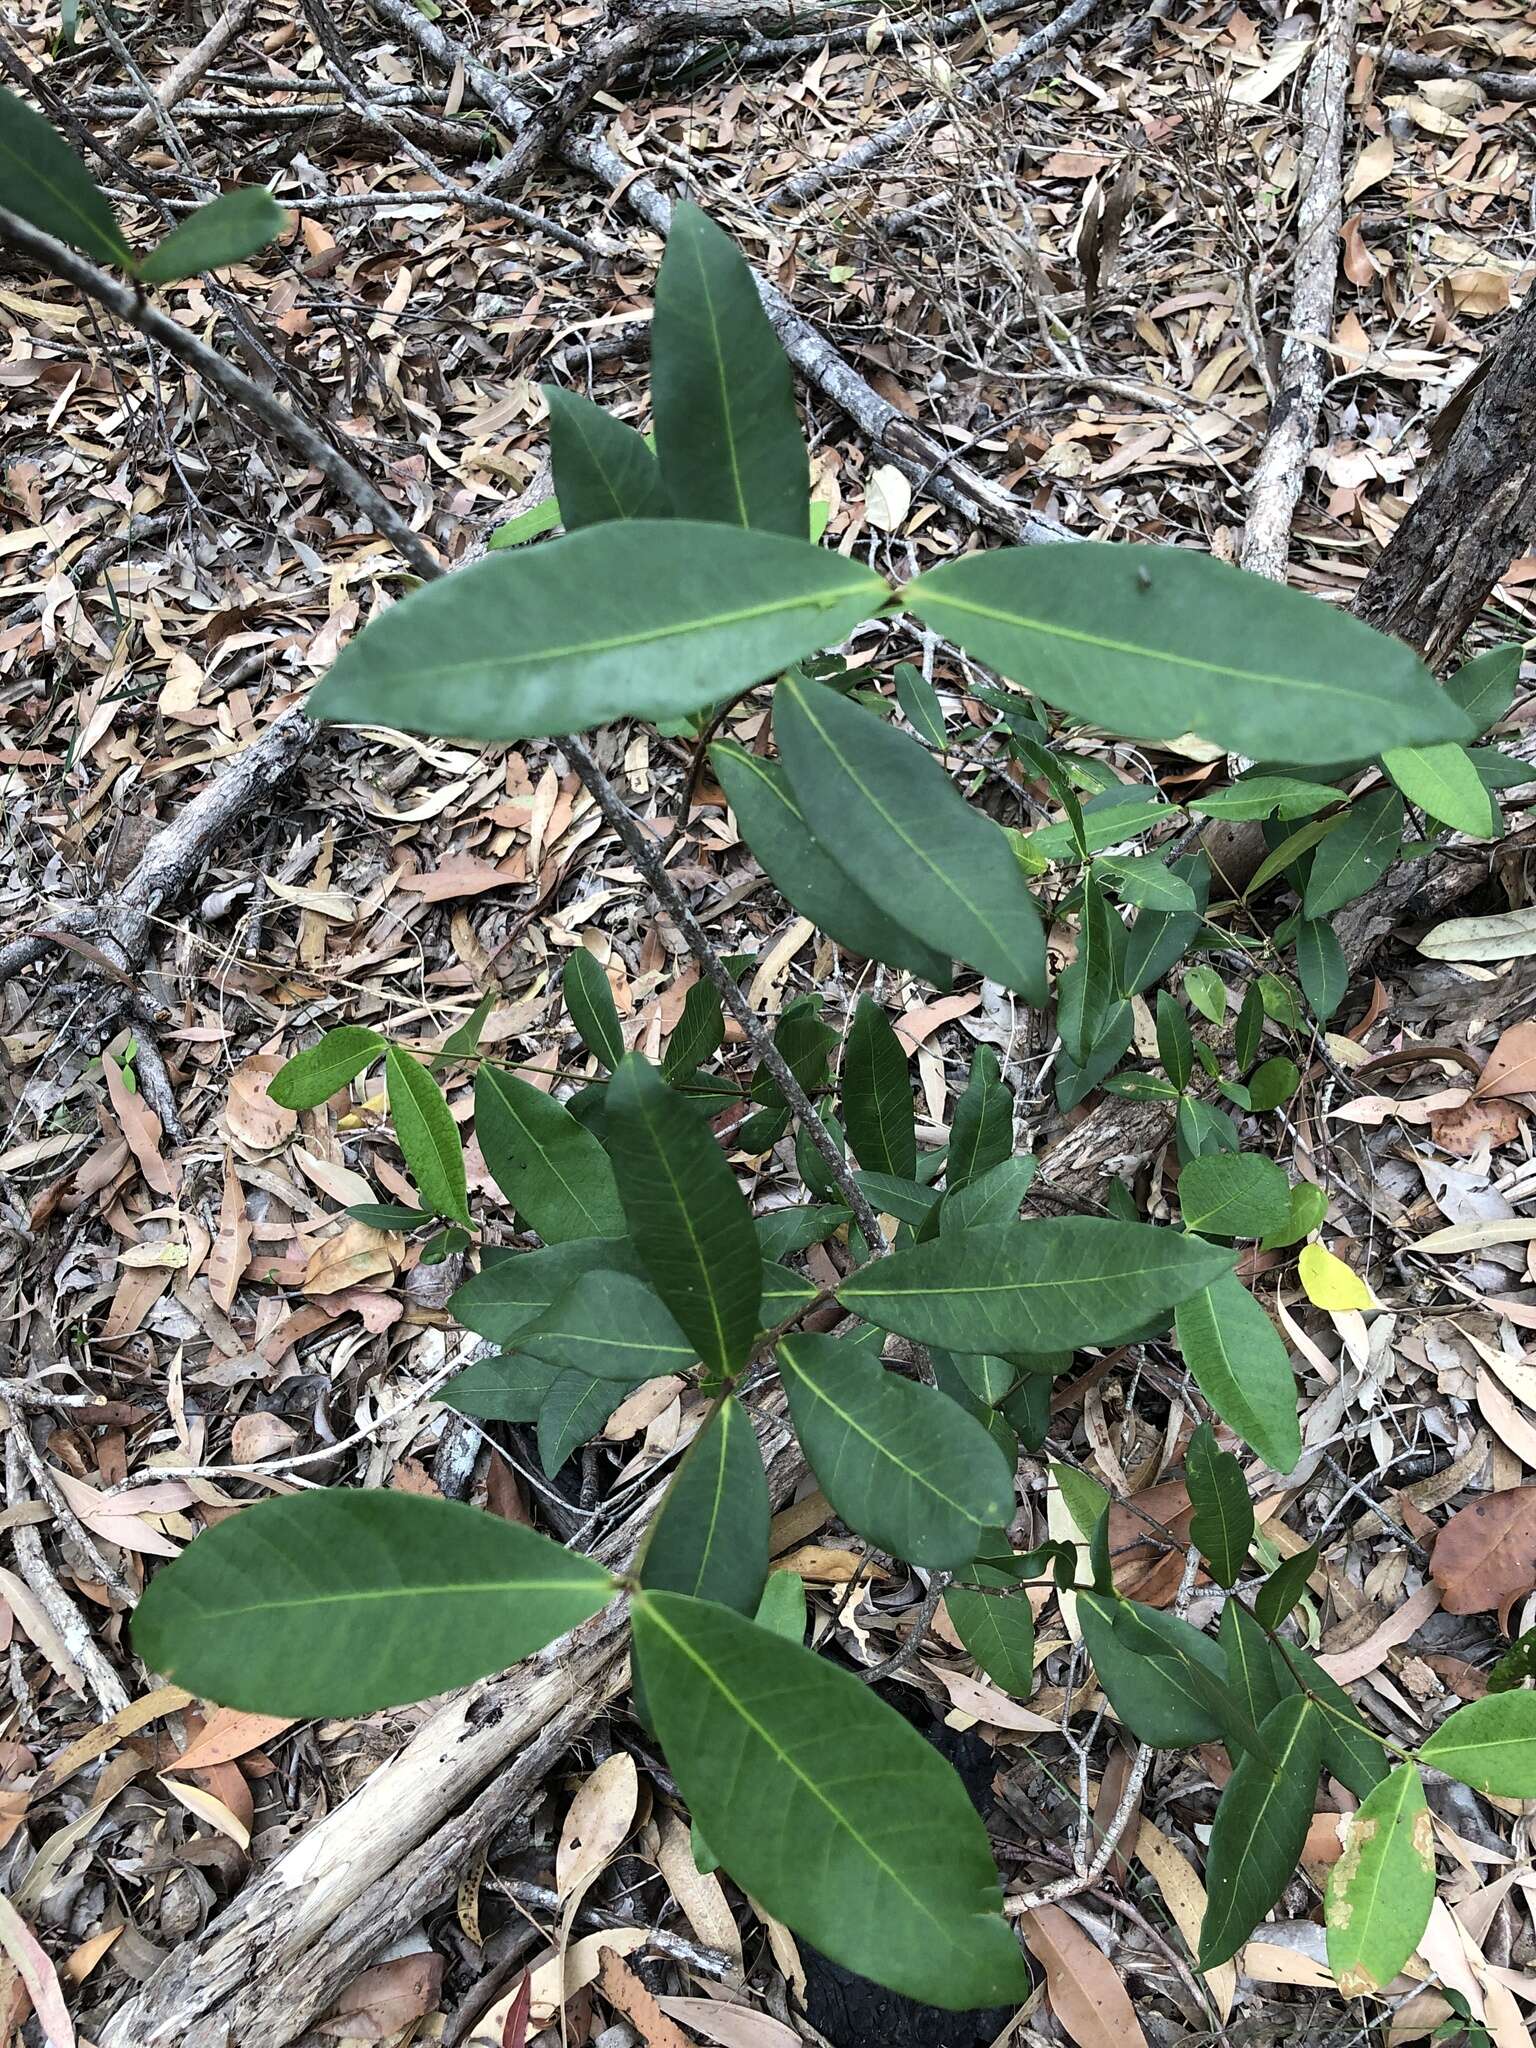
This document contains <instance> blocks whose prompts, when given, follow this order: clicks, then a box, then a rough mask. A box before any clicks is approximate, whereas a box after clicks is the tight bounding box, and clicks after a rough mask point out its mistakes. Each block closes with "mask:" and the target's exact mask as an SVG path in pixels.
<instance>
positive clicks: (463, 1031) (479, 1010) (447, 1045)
mask: <svg viewBox="0 0 1536 2048" xmlns="http://www.w3.org/2000/svg"><path fill="white" fill-rule="evenodd" d="M499 1000H500V995H499V992H498V991H497V990H496V989H494V988H491V989H487V990H486V992H485V994H484V995H483V996H482V997H481V998H480V1000H479V1002H478V1003H476V1005H475V1007H474V1008H473V1009H472V1010H471V1011H470V1013H469V1015H468V1016H467V1017H466V1018H465V1019H464V1022H463V1023H462V1024H460V1025H457V1026H456V1027H455V1028H454V1029H453V1030H452V1031H450V1032H449V1034H448V1036H447V1037H446V1038H445V1039H444V1040H443V1042H442V1044H441V1045H440V1046H439V1047H438V1049H437V1051H436V1052H435V1053H434V1054H433V1056H432V1067H433V1071H434V1072H440V1071H441V1069H442V1068H444V1067H449V1066H452V1065H453V1063H454V1062H455V1061H456V1060H463V1059H471V1058H473V1056H474V1055H475V1054H476V1053H477V1052H478V1051H479V1050H480V1034H481V1033H482V1032H483V1031H484V1029H485V1027H486V1024H487V1022H488V1021H489V1019H490V1014H491V1012H492V1010H494V1009H495V1007H496V1005H497V1003H498V1001H499Z"/></svg>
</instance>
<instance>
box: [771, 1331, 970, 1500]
mask: <svg viewBox="0 0 1536 2048" xmlns="http://www.w3.org/2000/svg"><path fill="white" fill-rule="evenodd" d="M782 1355H783V1359H784V1362H785V1363H786V1364H787V1365H788V1366H789V1368H790V1370H791V1372H793V1373H794V1375H795V1377H796V1378H797V1379H798V1380H799V1381H800V1382H801V1383H802V1384H803V1385H804V1386H805V1388H806V1389H807V1391H808V1392H809V1393H810V1394H811V1396H812V1398H813V1399H815V1400H817V1401H820V1402H821V1404H822V1406H823V1407H825V1408H829V1409H830V1410H831V1411H832V1413H833V1414H834V1415H835V1416H836V1417H837V1419H838V1421H839V1422H841V1423H843V1424H844V1425H845V1427H847V1428H848V1429H850V1430H851V1431H852V1432H853V1434H854V1435H855V1436H857V1437H860V1438H862V1440H863V1441H864V1442H865V1443H867V1444H868V1445H869V1447H870V1448H871V1450H873V1451H874V1453H875V1455H876V1456H877V1457H878V1458H882V1459H884V1461H885V1462H886V1464H888V1465H894V1466H895V1467H896V1470H897V1471H898V1472H903V1473H905V1474H906V1476H907V1478H908V1479H909V1480H911V1481H913V1482H914V1483H915V1484H916V1485H917V1486H919V1487H921V1488H922V1489H923V1491H924V1492H925V1493H931V1494H932V1495H933V1497H934V1499H935V1500H937V1501H942V1502H943V1503H944V1505H945V1506H946V1507H948V1508H953V1509H954V1511H955V1513H956V1514H957V1515H960V1516H961V1517H962V1518H963V1519H964V1520H965V1521H967V1522H970V1523H972V1524H973V1525H974V1526H975V1527H976V1528H978V1529H985V1528H988V1527H990V1526H991V1525H990V1523H989V1522H988V1521H987V1519H986V1518H985V1517H984V1516H982V1515H978V1514H977V1513H975V1511H974V1510H973V1509H971V1508H968V1507H967V1506H966V1505H965V1503H964V1502H963V1501H958V1500H956V1499H955V1498H954V1496H953V1495H952V1494H948V1493H946V1492H945V1491H944V1489H943V1487H941V1486H936V1485H935V1484H934V1482H933V1481H932V1480H931V1479H929V1478H928V1477H927V1476H926V1475H925V1474H924V1473H923V1472H921V1471H919V1469H918V1468H917V1467H916V1466H915V1465H909V1464H907V1462H906V1460H905V1459H903V1458H898V1457H897V1455H896V1453H895V1452H894V1451H893V1450H891V1449H890V1447H889V1446H888V1445H886V1444H883V1443H882V1442H881V1441H880V1439H879V1437H877V1436H875V1435H873V1434H872V1432H871V1431H869V1430H867V1429H866V1428H865V1427H864V1425H863V1424H862V1423H861V1422H860V1421H859V1420H858V1419H857V1418H856V1417H855V1416H852V1415H850V1414H849V1413H848V1411H847V1409H846V1408H840V1407H839V1406H838V1405H837V1403H836V1402H835V1401H834V1400H833V1399H832V1397H831V1395H830V1394H828V1393H827V1392H826V1390H825V1389H824V1388H822V1387H820V1386H818V1385H817V1383H816V1382H815V1381H814V1380H813V1379H811V1378H810V1376H809V1375H808V1374H807V1372H806V1371H805V1369H804V1367H803V1366H800V1365H797V1364H796V1362H795V1358H794V1354H793V1352H792V1351H790V1350H789V1349H788V1347H787V1346H786V1347H785V1349H784V1351H783V1354H782ZM884 1391H885V1390H884V1389H883V1388H882V1389H881V1392H882V1393H883V1392H884ZM962 1412H963V1411H962Z"/></svg>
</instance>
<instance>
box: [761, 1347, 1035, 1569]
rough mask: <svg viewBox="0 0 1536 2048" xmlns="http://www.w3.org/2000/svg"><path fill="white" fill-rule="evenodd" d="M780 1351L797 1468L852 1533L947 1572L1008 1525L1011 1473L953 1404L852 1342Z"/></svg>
mask: <svg viewBox="0 0 1536 2048" xmlns="http://www.w3.org/2000/svg"><path fill="white" fill-rule="evenodd" d="M778 1348H779V1365H780V1369H781V1373H782V1377H783V1381H784V1390H785V1392H786V1394H787V1395H788V1397H789V1412H790V1415H791V1417H792V1418H793V1421H794V1425H795V1434H796V1435H797V1436H798V1437H799V1439H800V1444H801V1448H802V1449H803V1450H804V1452H805V1457H806V1463H807V1464H808V1465H809V1466H810V1468H811V1470H812V1471H813V1472H814V1473H815V1475H816V1477H817V1479H818V1480H819V1481H820V1483H821V1489H822V1491H823V1493H825V1494H826V1496H827V1499H828V1500H829V1501H831V1503H832V1505H833V1507H834V1508H835V1509H836V1510H837V1512H838V1514H839V1515H841V1516H842V1518H843V1520H844V1521H845V1522H846V1523H847V1524H848V1526H849V1528H850V1529H853V1530H855V1531H856V1532H857V1533H858V1534H859V1535H860V1536H863V1537H866V1538H867V1539H868V1540H869V1541H870V1542H871V1543H874V1544H876V1545H878V1547H879V1548H880V1549H882V1550H888V1551H890V1552H891V1553H892V1554H893V1555H894V1556H896V1557H900V1558H905V1559H906V1560H908V1561H909V1562H910V1563H912V1564H922V1565H930V1566H932V1567H934V1568H935V1569H948V1568H950V1567H952V1566H954V1565H960V1564H966V1563H968V1562H969V1560H970V1559H971V1558H973V1557H974V1556H975V1555H976V1552H977V1549H978V1548H979V1546H980V1543H981V1537H982V1532H983V1530H985V1529H989V1528H992V1527H994V1526H995V1525H997V1524H998V1523H1005V1522H1007V1521H1008V1520H1009V1519H1010V1518H1011V1516H1012V1514H1013V1508H1014V1498H1013V1467H1012V1465H1011V1463H1010V1462H1009V1461H1008V1460H1007V1459H1006V1458H1005V1457H1004V1456H1003V1454H1002V1452H1001V1451H1000V1450H999V1449H998V1448H997V1446H996V1444H995V1443H994V1442H993V1441H992V1439H991V1437H990V1436H989V1435H988V1434H987V1432H986V1430H985V1429H984V1428H983V1427H982V1425H981V1424H980V1423H979V1422H977V1421H976V1420H975V1419H974V1418H973V1417H972V1416H970V1415H968V1414H966V1413H965V1411H964V1410H963V1409H961V1408H959V1407H957V1406H956V1405H955V1403H954V1402H953V1401H950V1400H948V1399H947V1398H946V1397H945V1396H944V1395H943V1394H941V1393H939V1392H937V1390H936V1389H934V1388H932V1387H924V1386H919V1385H917V1384H916V1383H915V1382H913V1381H911V1380H904V1379H902V1378H900V1377H899V1376H898V1375H897V1374H896V1373H893V1372H887V1371H886V1369H885V1368H884V1366H882V1365H881V1364H880V1362H879V1360H878V1359H876V1358H872V1357H871V1356H870V1354H869V1352H868V1350H867V1349H865V1347H864V1346H863V1345H861V1344H849V1343H846V1342H844V1341H843V1340H842V1339H840V1338H836V1337H814V1336H802V1337H785V1338H783V1339H782V1340H781V1341H780V1344H779V1347H778Z"/></svg>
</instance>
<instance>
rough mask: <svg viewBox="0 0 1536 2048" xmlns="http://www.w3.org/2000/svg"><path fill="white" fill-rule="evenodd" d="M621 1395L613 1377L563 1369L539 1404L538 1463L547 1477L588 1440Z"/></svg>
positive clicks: (621, 1392) (621, 1388) (593, 1435)
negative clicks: (596, 1378)
mask: <svg viewBox="0 0 1536 2048" xmlns="http://www.w3.org/2000/svg"><path fill="white" fill-rule="evenodd" d="M623 1399H624V1389H623V1387H622V1386H620V1385H618V1384H617V1382H616V1381H614V1380H595V1379H592V1378H590V1377H589V1376H588V1375H587V1374H586V1373H584V1372H563V1373H561V1374H560V1375H559V1376H558V1378H557V1379H556V1380H555V1382H554V1385H553V1386H552V1387H551V1388H550V1390H549V1392H548V1393H547V1394H546V1395H545V1396H544V1399H543V1401H542V1403H541V1404H540V1406H539V1463H540V1464H541V1465H542V1466H543V1467H544V1470H545V1472H546V1474H547V1475H548V1476H549V1478H551V1479H553V1478H554V1476H555V1474H556V1473H557V1472H558V1471H559V1470H560V1468H561V1467H562V1466H563V1465H564V1464H565V1462H566V1460H567V1459H568V1458H569V1457H570V1456H571V1455H572V1454H573V1453H574V1452H575V1451H578V1450H579V1449H580V1448H581V1446H582V1445H583V1444H587V1443H590V1442H591V1441H592V1439H593V1437H595V1436H596V1435H597V1433H598V1431H599V1430H600V1429H601V1428H602V1426H603V1424H604V1423H605V1422H606V1421H607V1420H608V1418H609V1416H610V1415H611V1414H612V1413H613V1411H614V1409H615V1408H617V1407H618V1405H619V1403H620V1402H621V1401H622V1400H623Z"/></svg>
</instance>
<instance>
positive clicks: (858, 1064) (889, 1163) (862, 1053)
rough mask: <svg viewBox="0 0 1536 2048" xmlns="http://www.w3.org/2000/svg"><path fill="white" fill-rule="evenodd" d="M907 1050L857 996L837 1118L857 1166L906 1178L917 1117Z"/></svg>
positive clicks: (913, 1157)
mask: <svg viewBox="0 0 1536 2048" xmlns="http://www.w3.org/2000/svg"><path fill="white" fill-rule="evenodd" d="M907 1059H908V1054H907V1049H906V1047H905V1046H904V1045H903V1044H902V1042H901V1040H900V1039H899V1038H898V1037H897V1036H896V1033H895V1032H894V1031H893V1030H892V1029H891V1025H890V1020H889V1019H888V1018H887V1016H886V1014H885V1012H884V1010H882V1009H881V1007H880V1005H879V1004H878V1003H873V1002H871V1001H870V999H869V997H868V996H860V998H859V1005H858V1008H857V1009H856V1010H855V1011H854V1014H853V1023H852V1024H851V1025H850V1027H849V1030H848V1043H847V1047H846V1049H845V1050H844V1053H843V1091H842V1103H843V1123H844V1125H845V1126H846V1128H847V1132H848V1143H849V1145H850V1147H851V1148H852V1151H853V1156H854V1158H855V1159H857V1160H858V1162H859V1164H860V1166H862V1167H864V1168H865V1169H866V1170H867V1171H868V1172H870V1173H893V1174H896V1175H898V1176H899V1177H901V1178H903V1179H907V1180H910V1179H911V1178H912V1176H913V1175H914V1174H915V1173H916V1172H917V1119H916V1116H915V1114H914V1112H913V1108H912V1077H911V1074H910V1073H909V1072H908V1070H907Z"/></svg>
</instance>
